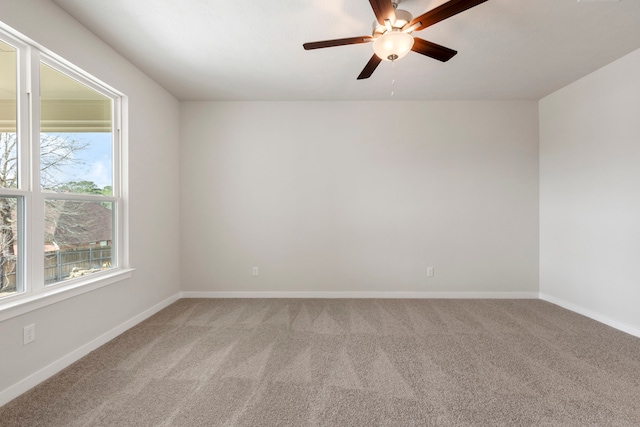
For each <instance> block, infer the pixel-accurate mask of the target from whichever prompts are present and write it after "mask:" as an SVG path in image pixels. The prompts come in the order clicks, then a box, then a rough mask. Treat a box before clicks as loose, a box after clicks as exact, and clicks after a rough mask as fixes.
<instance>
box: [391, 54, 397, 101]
mask: <svg viewBox="0 0 640 427" xmlns="http://www.w3.org/2000/svg"><path fill="white" fill-rule="evenodd" d="M395 85H396V61H391V96H394V95H395V91H394V89H395Z"/></svg>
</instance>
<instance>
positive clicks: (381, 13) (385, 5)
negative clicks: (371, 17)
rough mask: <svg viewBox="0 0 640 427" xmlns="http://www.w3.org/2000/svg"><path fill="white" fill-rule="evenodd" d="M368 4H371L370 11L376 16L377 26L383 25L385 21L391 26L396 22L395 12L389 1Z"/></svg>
mask: <svg viewBox="0 0 640 427" xmlns="http://www.w3.org/2000/svg"><path fill="white" fill-rule="evenodd" d="M369 3H371V9H373V13H374V14H375V15H376V20H377V21H378V24H380V25H384V20H385V19H388V20H390V21H391V23H392V24H393V23H394V22H396V12H395V10H394V9H393V4H392V3H391V0H369Z"/></svg>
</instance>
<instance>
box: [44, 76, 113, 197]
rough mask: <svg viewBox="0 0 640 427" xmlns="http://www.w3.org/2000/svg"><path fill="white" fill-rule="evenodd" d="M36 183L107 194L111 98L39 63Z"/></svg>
mask: <svg viewBox="0 0 640 427" xmlns="http://www.w3.org/2000/svg"><path fill="white" fill-rule="evenodd" d="M40 97H41V104H40V106H41V121H40V186H41V188H43V189H45V190H50V191H57V192H72V193H89V194H105V195H111V188H112V186H113V179H112V162H113V155H112V134H111V132H112V130H111V116H112V109H111V103H112V102H111V99H110V98H108V97H106V96H104V95H102V94H100V93H98V92H96V91H95V90H93V89H91V88H90V87H88V86H86V85H84V84H82V83H80V82H78V81H77V80H74V79H72V78H71V77H69V76H67V75H65V74H63V73H61V72H59V71H57V70H54V69H53V68H51V67H49V66H48V65H45V64H41V65H40Z"/></svg>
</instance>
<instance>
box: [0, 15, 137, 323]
mask: <svg viewBox="0 0 640 427" xmlns="http://www.w3.org/2000/svg"><path fill="white" fill-rule="evenodd" d="M0 39H1V40H2V41H3V42H5V43H7V44H9V45H11V46H12V47H14V48H15V49H16V103H17V105H16V134H17V138H18V144H17V145H18V148H17V156H18V160H17V162H18V185H17V188H0V197H1V196H4V197H18V200H19V203H18V215H19V219H21V220H22V221H21V226H19V227H18V229H17V233H16V234H17V238H18V239H19V240H18V251H17V252H18V253H17V254H16V255H17V256H18V258H19V259H20V260H21V262H18V267H17V268H16V280H20V282H18V283H20V284H18V290H19V289H20V286H21V287H22V291H18V292H16V293H14V294H12V295H8V296H5V297H2V298H0V321H2V320H5V319H8V318H11V317H15V316H18V315H20V314H24V313H26V312H29V311H32V310H35V309H38V308H41V307H44V306H47V305H49V304H54V303H57V302H60V301H62V300H65V299H67V298H71V297H74V296H77V295H80V294H83V293H85V292H90V291H92V290H95V289H98V288H101V287H103V286H106V285H109V284H112V283H116V282H119V281H121V280H124V279H127V278H129V277H131V274H132V271H133V269H132V268H130V266H129V260H128V211H127V210H128V201H127V197H126V195H127V194H128V191H127V184H128V179H127V178H128V177H127V171H128V167H127V166H128V162H127V159H128V157H127V132H126V125H127V120H126V116H125V110H126V103H127V97H126V96H125V95H124V94H122V93H121V92H119V91H117V90H116V89H114V88H113V87H111V86H109V85H107V84H105V83H104V82H102V81H100V80H99V79H97V78H95V77H93V76H91V75H90V74H88V73H86V72H85V71H83V70H81V69H80V68H78V67H77V66H74V65H73V64H71V63H69V62H68V61H66V60H64V59H63V58H61V57H60V56H58V55H56V54H54V53H53V52H51V51H49V50H47V49H46V48H44V47H42V46H40V45H37V44H35V43H33V42H31V41H30V40H29V39H27V38H26V37H24V36H22V35H21V34H19V33H17V32H15V31H13V30H11V29H10V28H7V27H6V26H5V25H4V24H2V23H1V22H0ZM41 64H44V65H46V66H49V67H51V68H53V69H54V70H56V71H58V72H61V73H63V74H64V75H66V76H67V77H69V78H71V79H74V80H76V81H78V82H80V83H82V84H84V85H86V86H87V87H89V88H91V89H92V90H95V91H96V92H98V93H100V94H101V95H103V96H105V97H107V98H109V99H111V101H112V102H111V118H112V120H111V141H112V144H111V145H112V147H111V151H112V159H111V162H112V164H111V168H112V194H111V196H104V195H93V194H82V193H57V192H54V191H47V190H43V189H42V188H41V183H40V126H41V122H40V105H41V101H40V96H39V93H40V66H41ZM48 199H57V200H79V201H91V202H93V201H101V202H103V201H107V202H112V206H113V214H112V215H113V219H112V238H113V241H112V260H113V263H114V264H115V265H114V266H113V267H111V268H109V269H107V270H105V271H99V272H95V273H92V274H89V275H86V276H81V277H77V278H72V279H66V280H62V281H59V282H56V283H51V284H46V285H45V270H44V254H45V252H44V250H43V245H44V240H43V239H44V231H45V213H44V212H45V200H48Z"/></svg>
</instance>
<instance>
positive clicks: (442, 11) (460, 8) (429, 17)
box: [409, 0, 487, 31]
mask: <svg viewBox="0 0 640 427" xmlns="http://www.w3.org/2000/svg"><path fill="white" fill-rule="evenodd" d="M486 1H487V0H450V1H448V2H447V3H445V4H442V5H440V6H438V7H436V8H435V9H432V10H430V11H429V12H427V13H424V14H422V15H420V16H418V17H417V18H413V20H412V21H411V22H410V23H409V25H413V24H415V23H417V22H420V26H419V27H418V28H416V29H415V30H414V31H420V30H422V29H425V28H427V27H429V26H431V25H433V24H435V23H438V22H440V21H442V20H444V19H447V18H450V17H452V16H453V15H457V14H458V13H460V12H464V11H465V10H467V9H471V8H472V7H474V6H477V5H479V4H481V3H484V2H486Z"/></svg>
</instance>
